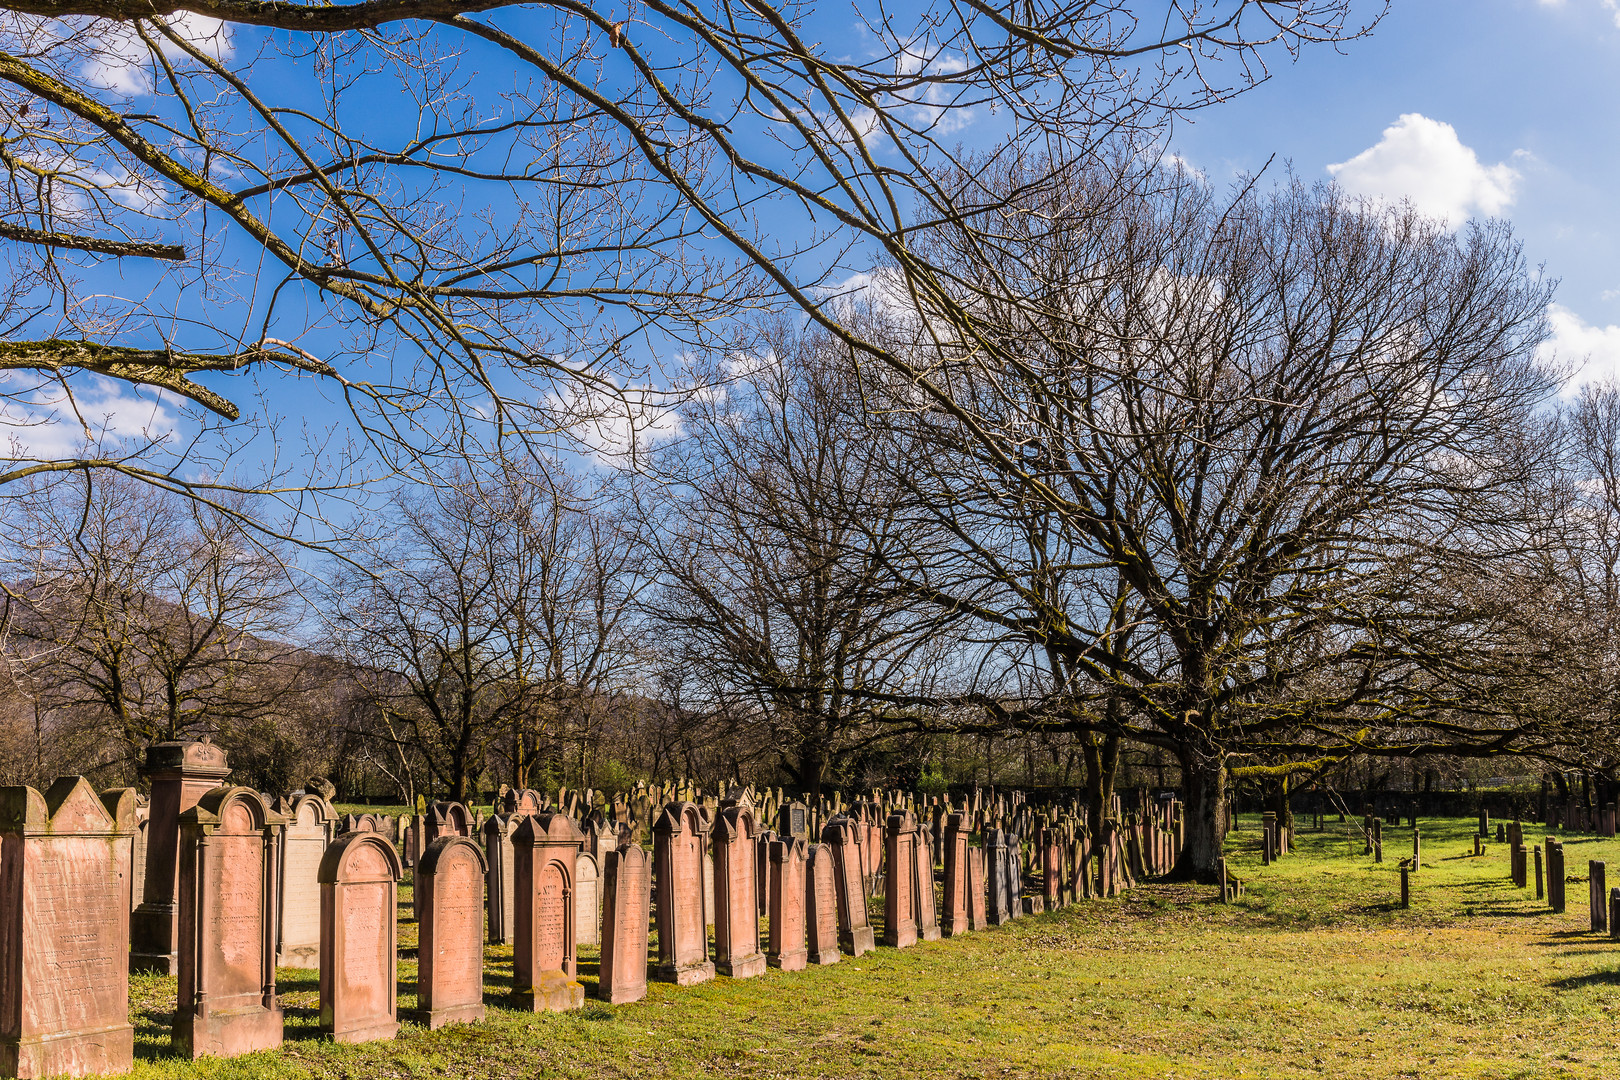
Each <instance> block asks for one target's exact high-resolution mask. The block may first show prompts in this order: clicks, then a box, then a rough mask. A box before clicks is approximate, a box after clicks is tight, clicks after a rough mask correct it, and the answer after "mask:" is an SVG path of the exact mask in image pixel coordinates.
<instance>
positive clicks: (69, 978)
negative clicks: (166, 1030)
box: [0, 776, 135, 1077]
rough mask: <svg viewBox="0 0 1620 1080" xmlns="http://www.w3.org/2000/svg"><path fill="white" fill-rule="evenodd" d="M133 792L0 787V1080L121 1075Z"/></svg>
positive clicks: (128, 1054) (128, 1038)
mask: <svg viewBox="0 0 1620 1080" xmlns="http://www.w3.org/2000/svg"><path fill="white" fill-rule="evenodd" d="M134 833H135V793H134V791H132V790H130V789H128V788H120V789H118V790H116V791H109V792H107V793H106V794H105V795H102V796H97V795H96V792H95V789H94V788H92V787H91V786H90V782H89V781H88V780H86V779H85V778H84V777H82V776H64V777H60V778H58V779H57V780H56V782H55V783H53V784H52V785H51V786H50V788H48V789H47V790H46V792H45V794H44V795H41V794H40V793H39V792H38V791H35V790H34V789H33V788H30V787H5V788H0V1076H18V1077H44V1076H87V1075H93V1074H97V1073H122V1072H128V1071H129V1069H130V1065H131V1063H132V1058H133V1053H134V1047H135V1033H134V1028H133V1027H131V1026H130V1022H129V878H130V867H129V860H130V852H131V848H132V846H133V842H134Z"/></svg>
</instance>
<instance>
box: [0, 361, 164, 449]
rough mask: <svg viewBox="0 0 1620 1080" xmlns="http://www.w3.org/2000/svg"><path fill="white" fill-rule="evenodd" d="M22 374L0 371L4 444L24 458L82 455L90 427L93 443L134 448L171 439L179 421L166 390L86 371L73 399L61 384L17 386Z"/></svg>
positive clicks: (78, 380) (1, 440) (76, 383)
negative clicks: (139, 388) (142, 387)
mask: <svg viewBox="0 0 1620 1080" xmlns="http://www.w3.org/2000/svg"><path fill="white" fill-rule="evenodd" d="M19 378H20V376H19V375H16V374H5V375H0V447H16V448H18V450H19V451H20V453H21V455H22V456H25V457H30V458H45V459H53V458H65V457H70V456H73V455H75V454H77V453H78V452H79V451H80V449H81V448H82V447H83V445H84V443H85V441H86V437H85V427H86V426H88V427H89V429H90V439H91V440H92V441H99V442H102V443H104V444H108V445H110V446H123V447H129V446H131V445H132V444H134V445H139V444H141V443H146V442H155V441H158V440H162V439H167V438H168V437H169V436H170V435H172V434H173V433H174V431H175V429H176V427H177V426H178V425H179V422H180V415H179V411H178V409H177V408H176V407H175V405H174V403H173V401H172V400H171V399H170V398H169V395H167V394H164V393H162V392H153V391H151V390H150V389H146V390H137V389H136V388H135V387H133V386H130V385H128V384H127V383H122V382H117V381H115V380H113V379H104V378H102V377H101V376H99V375H86V376H82V377H77V378H74V379H73V380H72V381H71V383H70V385H71V387H72V389H73V397H72V400H71V402H70V401H69V399H68V395H67V393H66V392H64V391H63V389H62V386H61V384H60V383H54V382H53V383H40V384H37V385H33V386H26V385H25V386H18V385H16V383H17V382H18V380H19ZM81 418H82V420H83V423H82V424H81V423H80V420H81ZM10 452H11V451H10V450H5V449H0V453H10Z"/></svg>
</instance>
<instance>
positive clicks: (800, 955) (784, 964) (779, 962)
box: [765, 949, 837, 971]
mask: <svg viewBox="0 0 1620 1080" xmlns="http://www.w3.org/2000/svg"><path fill="white" fill-rule="evenodd" d="M833 955H835V956H836V955H837V954H836V953H834V954H833ZM765 963H766V964H768V965H769V966H771V967H773V968H780V969H781V970H783V971H803V970H804V969H805V968H806V967H808V966H809V964H810V951H809V950H808V949H800V950H799V951H797V952H785V953H783V954H782V955H780V956H767V957H766V958H765Z"/></svg>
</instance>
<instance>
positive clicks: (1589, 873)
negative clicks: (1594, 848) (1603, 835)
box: [1586, 859, 1609, 933]
mask: <svg viewBox="0 0 1620 1080" xmlns="http://www.w3.org/2000/svg"><path fill="white" fill-rule="evenodd" d="M1607 872H1608V864H1607V863H1605V862H1603V861H1602V860H1599V859H1591V860H1589V861H1588V862H1587V864H1586V880H1587V882H1588V884H1587V907H1588V908H1589V909H1590V912H1589V914H1590V915H1591V919H1592V931H1593V933H1602V932H1603V931H1604V930H1607V929H1608V928H1609V918H1608V916H1609V890H1608V886H1607V885H1606V883H1605V878H1606V877H1607Z"/></svg>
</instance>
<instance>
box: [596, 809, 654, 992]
mask: <svg viewBox="0 0 1620 1080" xmlns="http://www.w3.org/2000/svg"><path fill="white" fill-rule="evenodd" d="M651 903H652V860H651V859H650V858H648V856H647V852H646V851H645V850H644V849H642V848H641V847H640V845H638V844H636V843H634V842H632V841H631V840H629V839H628V837H626V838H625V839H623V840H621V842H620V844H619V846H618V847H616V848H614V849H613V850H612V851H610V852H608V853H607V858H606V859H605V861H604V862H603V865H602V963H601V977H600V981H599V982H598V983H597V988H596V996H597V997H599V998H601V999H602V1000H603V1001H606V1002H608V1003H610V1004H613V1005H620V1004H623V1003H625V1002H627V1001H640V1000H641V999H642V998H644V997H646V996H647V924H648V921H649V917H650V915H651V912H650V911H649V910H648V909H649V906H650V905H651Z"/></svg>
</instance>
